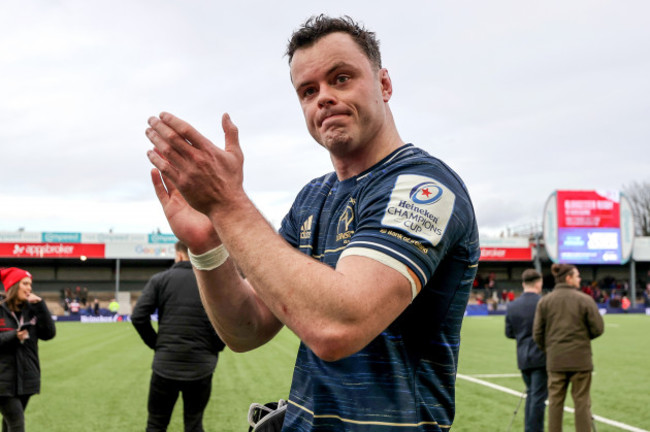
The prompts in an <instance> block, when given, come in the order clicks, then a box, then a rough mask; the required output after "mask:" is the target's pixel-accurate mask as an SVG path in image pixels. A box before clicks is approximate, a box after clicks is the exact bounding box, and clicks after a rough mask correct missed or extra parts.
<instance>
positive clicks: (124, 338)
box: [26, 315, 650, 432]
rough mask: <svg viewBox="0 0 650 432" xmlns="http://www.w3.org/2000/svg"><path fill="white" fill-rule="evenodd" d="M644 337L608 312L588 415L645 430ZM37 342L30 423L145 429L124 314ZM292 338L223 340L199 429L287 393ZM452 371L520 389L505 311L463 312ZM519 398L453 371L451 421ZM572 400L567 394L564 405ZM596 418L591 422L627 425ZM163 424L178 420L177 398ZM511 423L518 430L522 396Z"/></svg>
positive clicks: (569, 419) (640, 323)
mask: <svg viewBox="0 0 650 432" xmlns="http://www.w3.org/2000/svg"><path fill="white" fill-rule="evenodd" d="M649 339H650V317H648V316H643V315H609V316H605V334H604V335H603V336H602V337H600V338H598V339H596V340H595V341H594V342H593V349H594V363H595V368H596V371H595V375H594V377H593V382H592V411H593V413H594V414H595V415H598V416H601V417H603V418H606V419H610V420H614V421H618V422H622V423H625V424H627V425H630V426H633V427H635V428H637V429H636V430H650V410H649V409H648V407H650V367H648V365H650V343H648V340H649ZM39 345H40V356H41V368H42V392H41V394H40V395H36V396H34V397H33V398H32V399H31V400H30V402H29V405H28V407H27V411H26V421H27V431H28V432H42V431H48V432H59V431H60V432H76V431H102V432H112V431H115V432H117V431H120V432H122V431H144V429H145V425H146V418H147V394H148V388H149V378H150V375H151V361H152V358H153V352H152V351H151V350H150V349H149V348H147V347H146V346H145V345H144V343H142V342H141V340H140V338H139V337H138V335H137V333H136V331H135V330H134V329H133V326H132V325H131V324H130V323H107V324H81V323H59V324H57V337H56V338H55V339H53V340H52V341H48V342H42V341H41V343H40V344H39ZM297 346H298V340H297V339H296V337H295V336H294V335H293V334H292V333H291V332H289V331H287V330H286V329H285V330H283V331H282V332H281V333H280V334H279V335H278V336H277V337H276V338H275V339H274V340H273V341H272V342H271V343H269V344H267V345H265V346H264V347H262V348H260V349H258V350H255V351H253V352H250V353H245V354H235V353H233V352H231V351H229V350H227V349H226V350H225V351H224V352H223V353H222V354H221V356H220V358H219V364H218V366H217V370H216V372H215V376H214V381H213V390H212V397H211V400H210V404H209V405H208V408H207V409H206V412H205V418H204V426H205V430H206V431H208V432H217V431H218V432H230V431H233V432H244V431H246V430H247V428H248V425H247V423H246V414H247V412H248V406H249V405H250V403H251V402H268V401H272V400H277V399H279V398H286V397H287V396H288V393H289V385H290V382H291V376H292V370H293V363H294V360H295V356H296V352H297ZM459 374H462V375H467V376H473V377H477V378H479V379H481V380H483V381H487V382H490V383H493V384H497V385H499V386H502V387H507V388H510V389H512V390H515V391H523V389H524V384H523V381H522V380H521V378H520V377H519V375H518V374H519V371H518V370H517V366H516V354H515V342H514V340H510V339H506V337H505V336H504V317H503V316H492V317H471V318H466V319H465V322H464V324H463V339H462V343H461V354H460V364H459ZM518 402H519V397H518V396H516V395H511V394H507V393H504V392H502V391H499V390H495V389H493V388H490V387H486V386H484V385H481V384H477V383H475V382H470V381H467V380H463V379H460V378H459V379H458V381H457V386H456V403H457V411H456V421H455V422H454V427H453V430H454V431H468V432H474V431H506V430H507V429H508V426H509V424H510V421H511V420H512V418H513V412H514V410H515V408H516V407H517V404H518ZM572 403H573V401H572V400H571V397H570V396H567V401H566V404H567V406H572ZM564 425H565V428H566V430H572V429H573V415H572V414H570V413H565V417H564ZM596 426H597V428H598V432H608V431H621V430H626V429H621V428H620V427H615V426H611V425H610V424H607V423H600V422H597V423H596ZM169 430H170V431H182V430H183V426H182V401H180V400H179V401H178V403H177V404H176V408H175V411H174V415H173V416H172V421H171V424H170V427H169ZM512 430H513V431H520V430H523V403H522V406H521V407H520V410H519V412H518V414H517V415H516V416H515V419H514V422H513V425H512ZM628 430H629V429H628ZM632 430H634V429H632Z"/></svg>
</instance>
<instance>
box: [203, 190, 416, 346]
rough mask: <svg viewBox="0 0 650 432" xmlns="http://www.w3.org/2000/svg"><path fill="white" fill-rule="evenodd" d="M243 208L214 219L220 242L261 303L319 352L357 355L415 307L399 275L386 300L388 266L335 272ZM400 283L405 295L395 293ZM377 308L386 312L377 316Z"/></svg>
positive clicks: (248, 207) (244, 203) (231, 209)
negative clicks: (384, 285) (408, 306)
mask: <svg viewBox="0 0 650 432" xmlns="http://www.w3.org/2000/svg"><path fill="white" fill-rule="evenodd" d="M239 204H240V205H239V206H231V207H229V209H228V212H226V213H221V214H220V213H216V214H214V215H213V216H212V217H211V220H212V221H213V224H214V226H215V228H216V230H217V232H218V234H219V237H220V238H221V239H222V241H223V242H224V244H225V245H226V248H227V249H228V251H229V252H230V254H231V257H233V258H234V260H235V261H236V262H237V265H238V266H239V267H240V268H241V269H242V271H243V272H244V274H245V275H246V278H247V280H248V281H249V282H250V284H251V286H252V287H253V289H254V291H255V294H256V295H257V298H258V299H259V300H261V302H263V303H264V305H265V306H266V307H268V309H269V310H270V311H271V312H272V313H273V315H275V316H276V317H277V318H278V320H280V321H281V322H282V323H284V324H285V325H287V326H288V327H289V328H290V329H291V330H293V331H294V333H296V334H297V335H298V337H299V338H300V339H301V340H302V341H304V342H305V343H307V345H309V346H310V347H311V348H312V349H313V350H314V351H317V350H318V349H319V348H318V347H321V348H322V347H325V348H324V351H328V352H336V353H340V354H341V355H349V354H351V353H352V352H356V351H358V350H359V349H361V348H363V347H364V346H365V345H366V344H367V343H368V342H369V341H370V340H372V338H374V337H375V336H376V335H377V334H378V333H379V332H381V331H382V330H383V329H384V328H385V327H386V326H388V324H390V322H392V320H393V319H394V318H395V317H396V316H397V315H399V313H401V311H402V310H403V309H404V308H405V307H406V306H407V305H408V303H409V302H410V289H409V288H408V287H407V285H408V283H407V282H406V279H403V280H402V278H403V276H401V275H399V274H398V275H397V277H398V278H399V279H400V280H399V282H400V283H397V284H392V287H391V288H390V289H387V290H386V291H385V292H384V296H382V293H381V290H380V288H379V287H380V286H381V285H382V283H384V282H386V274H385V273H383V272H382V270H385V269H386V268H384V266H381V265H379V266H380V267H381V268H380V269H379V271H376V270H377V269H376V267H373V271H369V270H368V269H367V268H365V267H368V266H366V265H364V266H355V267H354V269H351V268H347V269H345V268H343V269H341V268H339V267H337V269H332V268H331V267H329V266H327V265H325V264H322V263H320V262H318V261H316V260H314V259H313V258H311V257H308V256H306V255H304V254H302V253H300V252H298V251H296V250H295V249H294V248H292V247H291V246H290V245H289V244H287V243H286V242H285V241H284V239H282V238H281V237H280V236H279V235H278V234H277V233H275V231H274V230H273V229H272V228H271V227H270V226H269V225H268V223H267V222H266V221H265V220H264V218H263V216H262V215H261V214H260V213H259V212H258V211H257V210H256V209H255V207H254V206H253V205H252V203H250V201H240V202H239ZM244 221H245V222H244ZM346 259H350V258H346ZM365 264H370V265H373V266H374V265H378V264H376V263H375V262H372V263H365ZM390 271H393V270H390ZM395 273H397V272H395ZM382 278H383V280H382ZM401 284H403V286H404V289H403V290H401V288H400V289H394V286H395V285H397V286H398V287H400V286H401ZM371 291H372V295H371ZM404 293H406V295H405V296H403V295H402V294H404ZM373 302H374V303H373ZM378 303H381V310H382V313H376V312H377V308H378V307H380V305H379V304H378ZM233 306H234V305H233ZM373 311H374V313H373ZM325 355H326V356H329V355H328V354H325ZM335 356H336V355H335Z"/></svg>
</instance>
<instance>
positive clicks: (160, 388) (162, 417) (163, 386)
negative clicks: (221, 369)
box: [147, 372, 212, 432]
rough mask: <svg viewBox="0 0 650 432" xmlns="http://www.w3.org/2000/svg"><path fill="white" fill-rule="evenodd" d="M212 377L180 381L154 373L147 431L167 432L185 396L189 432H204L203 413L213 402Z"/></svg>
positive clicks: (186, 424)
mask: <svg viewBox="0 0 650 432" xmlns="http://www.w3.org/2000/svg"><path fill="white" fill-rule="evenodd" d="M211 391H212V375H210V376H207V377H205V378H202V379H200V380H196V381H176V380H170V379H167V378H163V377H161V376H160V375H157V374H156V373H155V372H153V373H152V374H151V384H150V386H149V403H148V409H149V418H148V419H147V432H164V431H166V430H167V425H169V420H170V419H171V416H172V411H173V410H174V405H175V404H176V400H177V399H178V394H179V393H182V394H183V422H184V423H185V432H203V411H204V410H205V407H206V406H207V405H208V401H209V400H210V392H211Z"/></svg>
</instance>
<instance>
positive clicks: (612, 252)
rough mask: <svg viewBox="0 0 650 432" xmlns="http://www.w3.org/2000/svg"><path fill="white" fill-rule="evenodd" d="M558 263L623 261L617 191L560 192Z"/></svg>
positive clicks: (558, 194)
mask: <svg viewBox="0 0 650 432" xmlns="http://www.w3.org/2000/svg"><path fill="white" fill-rule="evenodd" d="M557 261H558V262H561V263H572V264H618V263H621V261H622V248H621V209H620V193H619V192H618V191H557Z"/></svg>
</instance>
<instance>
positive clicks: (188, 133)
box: [149, 112, 213, 151]
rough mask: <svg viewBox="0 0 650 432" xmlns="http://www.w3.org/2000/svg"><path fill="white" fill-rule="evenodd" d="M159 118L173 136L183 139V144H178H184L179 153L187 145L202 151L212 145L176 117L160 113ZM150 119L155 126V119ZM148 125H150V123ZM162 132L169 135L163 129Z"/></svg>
mask: <svg viewBox="0 0 650 432" xmlns="http://www.w3.org/2000/svg"><path fill="white" fill-rule="evenodd" d="M159 118H160V120H161V121H162V123H163V124H164V125H165V126H166V127H168V128H169V129H170V130H171V131H173V134H175V135H177V136H179V137H182V138H183V141H184V142H182V143H180V142H179V144H185V145H184V146H181V151H182V150H183V149H187V143H190V144H192V146H194V147H196V148H198V149H203V148H205V147H208V146H212V145H213V144H212V142H211V141H210V140H209V139H207V138H206V137H204V136H203V135H202V134H201V133H200V132H199V131H197V130H196V129H194V127H193V126H192V125H191V124H189V123H187V122H186V121H184V120H181V119H179V118H178V117H176V116H174V115H172V114H169V113H167V112H162V113H161V114H160V116H159ZM152 119H153V122H154V124H155V123H156V122H155V117H153V118H152ZM152 119H150V120H152ZM149 124H150V125H151V123H149ZM157 126H159V125H157ZM152 127H153V126H152ZM162 130H163V131H164V132H166V133H167V134H169V131H167V130H165V129H162ZM172 136H173V135H172ZM174 138H175V137H174ZM176 141H177V140H176Z"/></svg>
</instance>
